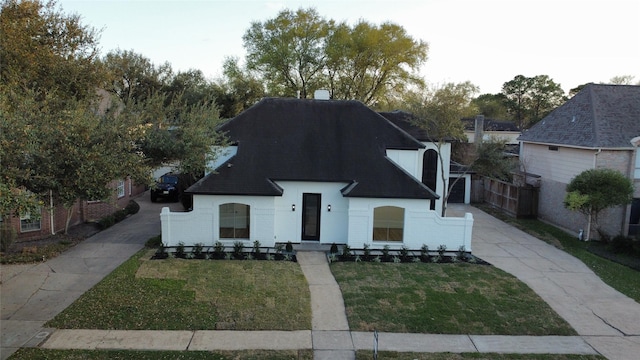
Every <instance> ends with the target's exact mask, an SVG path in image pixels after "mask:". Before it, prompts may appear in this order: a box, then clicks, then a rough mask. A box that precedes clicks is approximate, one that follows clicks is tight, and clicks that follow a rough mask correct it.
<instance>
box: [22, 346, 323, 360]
mask: <svg viewBox="0 0 640 360" xmlns="http://www.w3.org/2000/svg"><path fill="white" fill-rule="evenodd" d="M11 359H21V360H36V359H38V360H40V359H47V360H85V359H86V360H128V359H131V360H178V359H180V360H205V359H206V360H232V359H234V360H238V359H254V360H280V359H284V360H286V359H292V360H313V351H312V350H291V351H270V350H246V351H212V352H209V351H134V350H48V349H38V348H23V349H20V350H18V351H17V352H16V353H15V354H13V355H12V356H11Z"/></svg>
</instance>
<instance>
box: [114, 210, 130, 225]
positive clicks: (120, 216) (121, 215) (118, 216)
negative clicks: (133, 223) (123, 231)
mask: <svg viewBox="0 0 640 360" xmlns="http://www.w3.org/2000/svg"><path fill="white" fill-rule="evenodd" d="M127 215H128V214H127V210H125V209H121V210H118V211H116V212H114V213H113V217H114V219H115V222H120V221H122V220H124V219H125V218H126V217H127Z"/></svg>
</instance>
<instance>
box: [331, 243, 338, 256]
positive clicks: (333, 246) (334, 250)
mask: <svg viewBox="0 0 640 360" xmlns="http://www.w3.org/2000/svg"><path fill="white" fill-rule="evenodd" d="M329 252H330V253H331V254H337V253H338V244H336V243H333V244H331V247H330V248H329Z"/></svg>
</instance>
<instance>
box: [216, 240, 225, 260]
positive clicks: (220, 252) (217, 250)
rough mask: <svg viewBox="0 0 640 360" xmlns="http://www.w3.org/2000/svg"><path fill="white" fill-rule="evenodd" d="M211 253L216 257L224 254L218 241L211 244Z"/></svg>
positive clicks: (222, 246) (222, 247)
mask: <svg viewBox="0 0 640 360" xmlns="http://www.w3.org/2000/svg"><path fill="white" fill-rule="evenodd" d="M213 255H215V257H216V258H218V259H220V258H222V257H223V256H224V245H222V243H221V242H220V241H216V243H215V244H213Z"/></svg>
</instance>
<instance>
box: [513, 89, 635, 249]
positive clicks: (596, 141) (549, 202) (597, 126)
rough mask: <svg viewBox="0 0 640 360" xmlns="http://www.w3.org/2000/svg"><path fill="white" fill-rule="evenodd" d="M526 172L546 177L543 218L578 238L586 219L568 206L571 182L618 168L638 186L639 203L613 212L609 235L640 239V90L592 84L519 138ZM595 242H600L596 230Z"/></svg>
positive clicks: (605, 222) (607, 217) (605, 220)
mask: <svg viewBox="0 0 640 360" xmlns="http://www.w3.org/2000/svg"><path fill="white" fill-rule="evenodd" d="M518 139H519V140H520V142H521V147H520V159H521V162H522V164H523V167H524V170H526V171H527V172H528V173H533V174H537V175H540V176H541V187H540V198H539V209H538V213H539V217H540V218H541V219H542V220H546V221H548V222H550V223H553V224H555V225H558V226H560V227H563V228H565V229H567V230H569V231H571V232H575V233H576V234H577V233H578V232H579V231H580V230H581V229H583V230H585V231H586V229H587V228H588V227H589V226H588V225H589V224H588V220H587V219H586V217H585V216H583V215H581V214H579V213H576V212H571V211H569V210H567V209H565V208H564V205H563V200H564V196H565V193H566V186H567V184H568V183H569V182H570V181H571V180H572V179H573V178H574V177H575V176H576V175H578V174H580V173H581V172H583V171H585V170H588V169H597V168H610V169H614V170H618V171H620V172H621V173H623V174H625V175H626V176H628V177H629V178H630V179H631V180H633V182H634V189H635V192H634V198H635V199H634V202H633V204H632V205H629V206H621V207H618V208H614V209H609V210H607V211H606V212H605V213H604V214H603V215H604V216H603V217H602V218H601V219H600V223H601V224H600V225H601V226H603V229H604V230H605V231H606V232H607V233H608V234H609V235H613V236H615V235H619V234H624V235H635V234H637V232H638V221H639V218H640V212H639V211H638V210H639V209H640V206H639V205H640V156H638V154H637V153H638V145H639V144H640V86H631V85H602V84H589V85H587V86H586V87H585V88H584V89H583V90H582V91H580V92H579V93H578V94H576V95H575V96H574V97H573V98H571V99H570V100H568V101H567V102H566V103H565V104H563V105H561V106H560V107H558V108H557V109H555V110H554V111H553V112H551V113H550V114H549V115H548V116H546V117H545V118H543V119H542V120H541V121H540V122H539V123H537V124H535V125H534V126H532V127H531V128H530V129H529V130H526V131H525V132H524V133H523V134H522V135H521V136H520V137H519V138H518ZM590 238H597V234H596V233H595V231H593V229H592V231H591V237H590Z"/></svg>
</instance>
